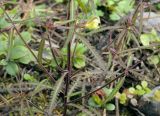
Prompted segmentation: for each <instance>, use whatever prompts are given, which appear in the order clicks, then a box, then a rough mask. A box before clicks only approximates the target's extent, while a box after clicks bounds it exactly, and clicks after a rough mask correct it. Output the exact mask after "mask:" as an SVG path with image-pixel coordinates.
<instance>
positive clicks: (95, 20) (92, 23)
mask: <svg viewBox="0 0 160 116" xmlns="http://www.w3.org/2000/svg"><path fill="white" fill-rule="evenodd" d="M99 24H100V18H99V17H92V18H91V19H90V20H88V21H87V22H86V24H85V28H86V29H89V30H94V29H98V28H99Z"/></svg>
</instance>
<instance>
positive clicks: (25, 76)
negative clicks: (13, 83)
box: [23, 74, 36, 82]
mask: <svg viewBox="0 0 160 116" xmlns="http://www.w3.org/2000/svg"><path fill="white" fill-rule="evenodd" d="M23 78H24V80H26V81H30V82H34V81H35V80H36V79H35V78H34V77H33V76H31V75H29V74H24V76H23Z"/></svg>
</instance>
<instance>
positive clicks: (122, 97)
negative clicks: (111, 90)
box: [119, 93, 127, 104]
mask: <svg viewBox="0 0 160 116" xmlns="http://www.w3.org/2000/svg"><path fill="white" fill-rule="evenodd" d="M119 100H120V103H121V104H125V103H126V101H127V96H126V94H125V93H122V94H121V95H120V98H119Z"/></svg>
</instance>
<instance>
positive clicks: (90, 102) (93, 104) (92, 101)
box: [88, 97, 101, 108]
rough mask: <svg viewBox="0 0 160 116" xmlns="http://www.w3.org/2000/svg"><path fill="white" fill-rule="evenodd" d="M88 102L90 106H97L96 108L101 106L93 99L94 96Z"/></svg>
mask: <svg viewBox="0 0 160 116" xmlns="http://www.w3.org/2000/svg"><path fill="white" fill-rule="evenodd" d="M88 104H89V106H92V107H96V108H98V107H101V106H100V105H98V104H96V103H95V101H94V100H93V98H92V97H91V98H89V100H88Z"/></svg>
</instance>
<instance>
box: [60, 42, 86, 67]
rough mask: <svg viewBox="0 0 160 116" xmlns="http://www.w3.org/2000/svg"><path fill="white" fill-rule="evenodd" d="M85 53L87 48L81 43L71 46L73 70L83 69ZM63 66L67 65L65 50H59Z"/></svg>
mask: <svg viewBox="0 0 160 116" xmlns="http://www.w3.org/2000/svg"><path fill="white" fill-rule="evenodd" d="M86 51H87V48H86V47H85V46H84V45H83V44H82V43H77V44H73V45H72V47H71V54H72V55H71V56H72V58H73V66H74V67H75V68H83V67H84V66H85V65H86V63H85V61H86V60H85V55H84V53H85V52H86ZM61 54H62V62H63V66H65V65H66V63H67V48H63V49H62V50H61Z"/></svg>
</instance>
